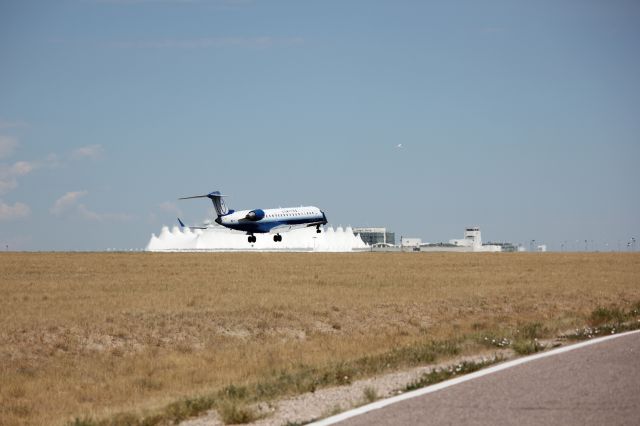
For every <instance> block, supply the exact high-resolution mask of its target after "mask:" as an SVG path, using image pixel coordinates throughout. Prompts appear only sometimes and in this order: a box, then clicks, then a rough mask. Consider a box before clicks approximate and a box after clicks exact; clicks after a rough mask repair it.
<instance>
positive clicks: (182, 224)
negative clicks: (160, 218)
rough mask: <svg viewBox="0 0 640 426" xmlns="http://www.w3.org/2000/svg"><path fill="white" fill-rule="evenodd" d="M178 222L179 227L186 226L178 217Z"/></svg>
mask: <svg viewBox="0 0 640 426" xmlns="http://www.w3.org/2000/svg"><path fill="white" fill-rule="evenodd" d="M178 223H179V224H180V227H181V228H186V226H185V224H184V223H182V221H181V220H180V218H178Z"/></svg>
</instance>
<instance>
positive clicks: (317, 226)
mask: <svg viewBox="0 0 640 426" xmlns="http://www.w3.org/2000/svg"><path fill="white" fill-rule="evenodd" d="M320 232H322V231H320V225H316V233H318V234H319V233H320Z"/></svg>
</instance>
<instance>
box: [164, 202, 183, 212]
mask: <svg viewBox="0 0 640 426" xmlns="http://www.w3.org/2000/svg"><path fill="white" fill-rule="evenodd" d="M159 207H160V210H162V211H163V212H166V213H172V214H175V215H178V216H182V210H180V209H179V208H178V206H177V205H176V203H172V202H171V201H165V202H164V203H161V204H160V206H159Z"/></svg>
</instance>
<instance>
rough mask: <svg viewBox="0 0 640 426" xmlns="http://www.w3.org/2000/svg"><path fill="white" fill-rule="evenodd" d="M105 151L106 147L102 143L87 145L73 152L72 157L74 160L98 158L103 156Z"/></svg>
mask: <svg viewBox="0 0 640 426" xmlns="http://www.w3.org/2000/svg"><path fill="white" fill-rule="evenodd" d="M103 153H104V149H103V148H102V145H97V144H96V145H87V146H83V147H80V148H78V149H76V150H74V151H73V152H72V153H71V158H73V159H74V160H81V159H83V158H90V159H92V160H96V159H98V158H100V157H102V154H103Z"/></svg>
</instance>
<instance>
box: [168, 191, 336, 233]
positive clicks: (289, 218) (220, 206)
mask: <svg viewBox="0 0 640 426" xmlns="http://www.w3.org/2000/svg"><path fill="white" fill-rule="evenodd" d="M223 197H225V195H222V194H221V193H220V191H213V192H211V193H209V194H205V195H195V196H193V197H183V198H180V200H189V199H192V198H208V199H210V200H211V202H212V203H213V207H214V208H215V209H216V213H217V215H218V217H217V218H216V220H215V222H216V223H217V224H219V225H222V226H224V227H226V228H229V229H234V230H236V231H242V232H245V233H246V234H247V235H248V236H249V237H248V241H249V242H250V243H255V242H256V236H255V235H254V234H266V233H270V234H275V235H274V236H273V241H275V242H279V241H282V235H280V233H281V232H286V231H290V230H292V229H297V228H306V227H312V226H315V227H316V232H317V233H320V232H321V231H320V226H322V225H326V224H327V217H326V216H325V214H324V212H323V211H321V210H320V209H319V208H317V207H314V206H307V207H286V208H277V209H255V210H239V211H235V210H229V209H227V206H226V204H225V202H224V200H223ZM178 222H179V223H180V226H182V227H185V225H184V223H183V222H182V221H181V220H180V218H178ZM190 228H194V229H206V228H203V227H190Z"/></svg>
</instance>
